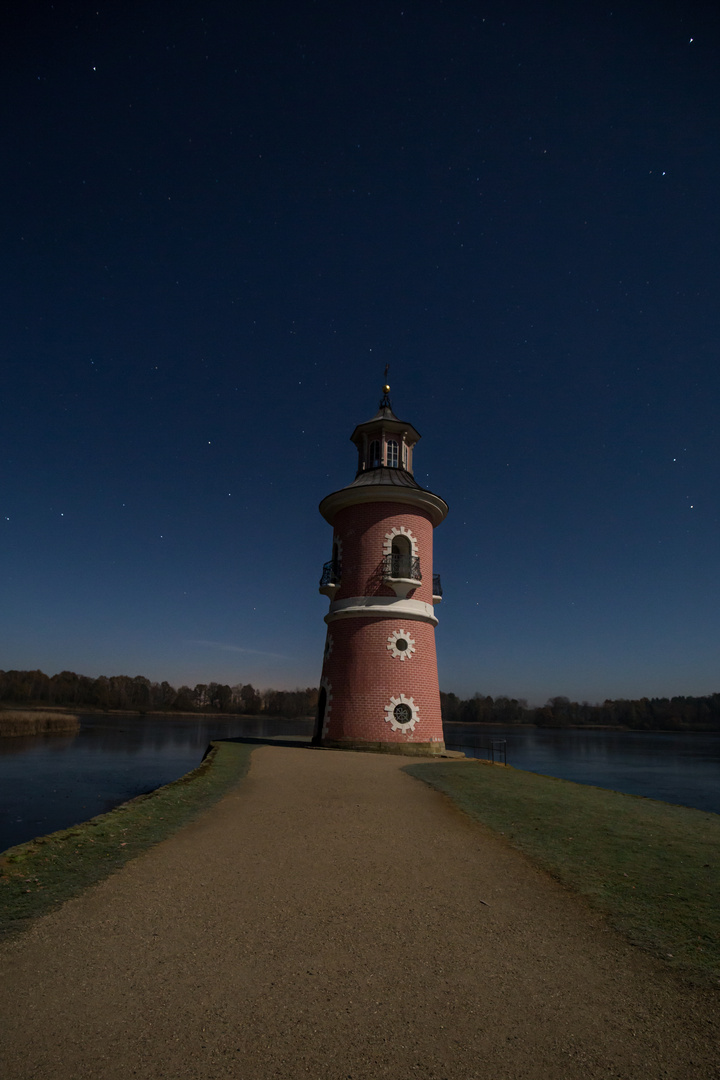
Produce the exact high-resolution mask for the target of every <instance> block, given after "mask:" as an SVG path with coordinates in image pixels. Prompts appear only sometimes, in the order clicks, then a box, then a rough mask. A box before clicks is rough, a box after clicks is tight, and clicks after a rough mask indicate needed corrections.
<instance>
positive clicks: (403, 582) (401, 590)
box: [383, 553, 422, 600]
mask: <svg viewBox="0 0 720 1080" xmlns="http://www.w3.org/2000/svg"><path fill="white" fill-rule="evenodd" d="M383 581H384V582H385V584H386V585H389V586H390V588H391V589H392V590H393V592H394V593H395V595H396V596H400V597H402V599H403V600H404V599H405V597H406V596H407V595H408V593H411V592H412V591H413V589H417V587H418V585H421V584H422V574H421V573H420V559H419V558H418V557H417V556H414V555H401V554H396V553H393V554H392V555H385V556H384V558H383Z"/></svg>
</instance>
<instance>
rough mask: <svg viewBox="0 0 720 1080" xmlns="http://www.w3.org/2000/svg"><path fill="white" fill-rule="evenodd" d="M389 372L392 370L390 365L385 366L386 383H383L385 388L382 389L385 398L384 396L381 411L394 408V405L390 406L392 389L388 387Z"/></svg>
mask: <svg viewBox="0 0 720 1080" xmlns="http://www.w3.org/2000/svg"><path fill="white" fill-rule="evenodd" d="M389 370H390V365H389V364H386V365H385V382H384V383H383V388H382V392H383V396H382V399H381V401H380V408H381V409H385V408H387V409H391V408H392V405H391V404H390V397H389V394H390V387H389V386H388V381H387V377H388V371H389Z"/></svg>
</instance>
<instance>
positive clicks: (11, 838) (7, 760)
mask: <svg viewBox="0 0 720 1080" xmlns="http://www.w3.org/2000/svg"><path fill="white" fill-rule="evenodd" d="M311 728H312V724H311V723H310V722H308V721H303V720H300V721H295V720H277V719H275V720H273V719H264V718H262V719H261V718H258V719H254V720H237V719H228V720H215V719H210V718H208V719H205V720H196V719H194V718H193V719H189V720H179V719H171V720H165V719H163V718H156V717H117V716H84V717H82V718H81V729H80V732H79V734H77V735H33V736H28V737H24V736H20V737H17V738H0V851H4V850H5V848H8V847H12V846H13V845H14V844H21V843H22V842H23V841H24V840H31V839H32V838H33V837H34V836H44V835H45V834H46V833H49V832H55V830H56V829H65V828H68V826H70V825H76V824H77V823H78V822H80V821H87V819H88V818H91V817H95V815H96V814H103V813H105V812H106V811H107V810H110V809H112V807H113V806H118V805H119V804H120V803H123V802H127V800H128V799H134V798H135V796H136V795H142V794H144V793H145V792H147V791H152V790H154V789H155V788H157V787H160V786H161V785H162V784H168V783H170V781H171V780H177V778H178V777H179V776H182V775H183V774H184V773H186V772H189V771H190V770H191V769H194V768H195V767H196V766H197V765H199V764H200V762H201V761H202V757H203V754H204V753H205V750H206V749H207V746H208V743H209V742H210V741H211V740H212V739H224V738H233V737H234V736H237V735H246V736H253V737H256V738H269V737H272V736H282V735H305V734H310V731H311Z"/></svg>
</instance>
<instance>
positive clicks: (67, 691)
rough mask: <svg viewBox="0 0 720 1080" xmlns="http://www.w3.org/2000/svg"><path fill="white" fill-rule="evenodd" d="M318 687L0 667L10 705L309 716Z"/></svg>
mask: <svg viewBox="0 0 720 1080" xmlns="http://www.w3.org/2000/svg"><path fill="white" fill-rule="evenodd" d="M317 701H318V691H317V689H315V688H314V687H307V688H306V689H305V690H300V689H299V690H272V689H271V690H256V689H255V687H254V686H253V685H252V683H245V684H244V685H243V684H242V683H237V684H236V685H235V686H228V685H226V684H224V683H215V682H211V683H198V684H197V685H196V686H194V687H189V686H181V687H180V688H179V689H177V690H176V689H175V687H174V686H171V685H170V683H168V682H161V683H158V682H151V681H150V679H146V678H145V676H144V675H135V676H130V675H109V676H108V675H100V676H99V678H97V679H93V678H91V677H90V676H88V675H77V674H76V673H75V672H74V671H61V672H60V673H59V674H57V675H46V674H45V673H44V672H43V671H0V702H2V703H8V704H12V705H68V706H71V707H72V708H79V707H83V708H88V709H97V710H98V711H106V710H109V709H129V710H132V711H135V712H197V713H202V712H208V713H210V712H212V713H229V714H231V715H232V714H235V715H237V714H244V715H250V716H259V715H263V714H265V715H268V716H283V717H286V718H288V719H292V718H294V717H300V716H313V715H314V713H315V711H316V709H317Z"/></svg>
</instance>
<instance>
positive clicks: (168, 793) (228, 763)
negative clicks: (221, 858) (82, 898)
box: [0, 742, 253, 934]
mask: <svg viewBox="0 0 720 1080" xmlns="http://www.w3.org/2000/svg"><path fill="white" fill-rule="evenodd" d="M252 750H253V747H252V745H247V744H243V743H234V742H217V743H213V744H212V749H211V750H210V752H209V754H208V755H207V757H206V758H205V760H204V761H203V762H202V764H201V765H199V766H198V767H197V769H193V771H192V772H189V773H187V774H186V775H185V776H183V777H181V778H180V779H179V780H175V781H174V783H172V784H167V785H166V786H165V787H161V788H158V789H157V791H153V792H151V793H150V794H149V795H141V796H139V798H137V799H133V800H132V801H131V802H127V803H123V805H122V806H118V807H116V809H115V810H111V811H110V812H109V813H108V814H101V815H100V816H99V817H95V818H93V819H92V820H91V821H87V822H84V823H83V824H82V825H76V826H74V827H73V828H70V829H63V830H62V831H61V832H56V833H51V834H50V835H49V836H41V837H39V838H38V839H36V840H31V841H30V842H29V843H27V844H20V845H18V846H17V847H14V848H9V849H8V850H7V851H6V852H4V853H3V854H2V855H0V934H8V933H12V932H14V931H17V930H21V929H22V928H23V927H24V926H26V925H27V923H28V921H29V920H30V919H33V918H36V917H37V916H38V915H44V914H45V913H46V912H48V911H50V910H51V909H52V908H54V907H57V906H58V905H59V904H61V903H63V902H64V901H65V900H67V899H69V898H70V897H71V896H75V895H77V894H78V893H80V892H82V890H83V889H86V888H88V886H90V885H95V884H96V883H97V882H98V881H101V880H102V879H103V878H105V877H107V876H108V874H110V873H112V872H113V871H114V870H117V869H118V868H119V867H121V866H123V865H124V864H125V863H126V862H128V860H129V859H132V858H134V857H135V856H136V855H139V854H140V853H141V852H143V851H145V850H146V849H147V848H149V847H151V846H152V845H153V844H157V843H159V841H161V840H164V839H165V838H166V837H167V836H169V835H170V834H171V833H173V832H175V831H176V829H179V828H180V826H181V825H184V824H185V823H186V822H188V821H190V820H191V819H192V818H194V817H196V816H197V815H198V814H200V813H201V812H202V811H203V810H206V809H207V808H208V807H209V806H212V804H213V803H215V802H217V800H218V799H220V798H221V797H222V796H223V795H224V794H225V793H226V792H227V791H229V790H230V789H231V788H232V787H234V786H235V784H236V783H238V781H239V780H240V779H241V778H242V777H243V776H244V775H245V773H246V772H247V770H248V766H249V764H250V754H251V753H252Z"/></svg>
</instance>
